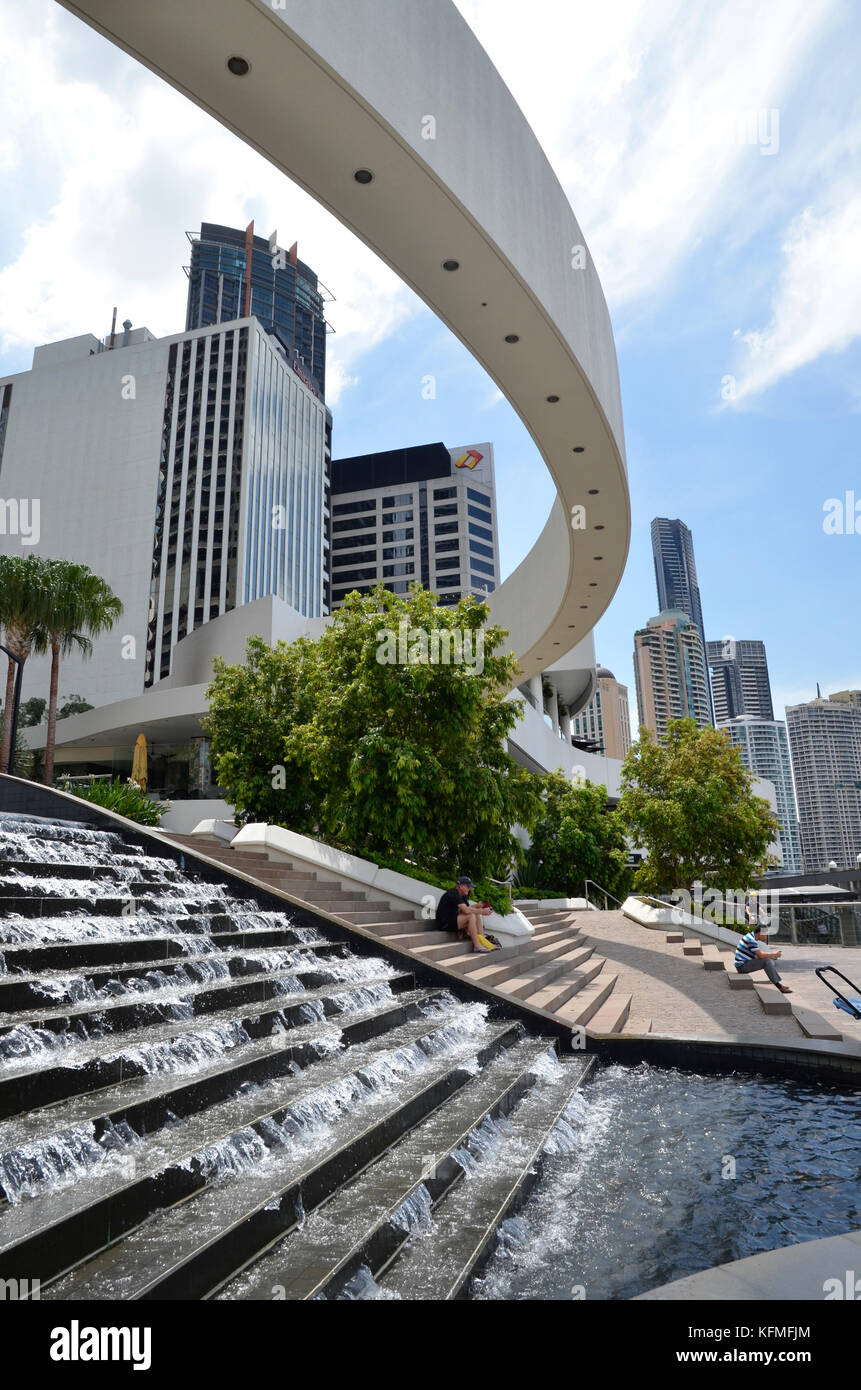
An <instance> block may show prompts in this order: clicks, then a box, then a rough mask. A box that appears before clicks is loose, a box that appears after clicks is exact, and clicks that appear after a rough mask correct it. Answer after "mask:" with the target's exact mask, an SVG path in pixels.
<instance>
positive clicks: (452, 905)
mask: <svg viewBox="0 0 861 1390" xmlns="http://www.w3.org/2000/svg"><path fill="white" fill-rule="evenodd" d="M468 901H469V899H468V898H464V897H462V896H461V894H460V891H459V890H458V889H457V888H449V889H447V890H446V892H445V893H443V895H442V897H441V898H440V900H439V902H438V903H437V905H436V922H435V923H434V925H435V926H436V928H437V931H457V914H458V913H459V912H460V909H461V908H462V907H463V906H464V905H465V904H466V903H467V902H468Z"/></svg>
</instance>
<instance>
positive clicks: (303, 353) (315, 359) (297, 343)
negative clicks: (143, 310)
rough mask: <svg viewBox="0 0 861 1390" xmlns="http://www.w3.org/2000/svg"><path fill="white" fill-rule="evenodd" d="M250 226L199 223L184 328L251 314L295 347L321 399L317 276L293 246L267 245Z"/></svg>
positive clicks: (322, 331) (322, 332) (322, 337)
mask: <svg viewBox="0 0 861 1390" xmlns="http://www.w3.org/2000/svg"><path fill="white" fill-rule="evenodd" d="M253 228H254V223H253V222H252V223H251V224H250V226H249V227H248V228H247V229H246V230H245V231H242V230H241V229H239V228H236V227H221V226H219V225H218V224H217V223H214V222H202V223H201V225H200V236H199V237H198V238H195V239H193V240H192V242H191V265H190V266H189V267H188V308H187V312H186V321H185V327H186V331H188V330H189V329H192V328H207V327H209V326H210V325H211V324H215V323H227V322H228V321H230V320H232V319H241V318H247V317H248V315H249V314H253V315H254V317H255V318H257V319H259V320H260V322H261V323H262V324H263V327H264V328H265V329H267V330H268V331H269V332H270V333H275V334H276V335H277V336H278V338H280V340H281V342H282V343H283V344H284V346H285V347H287V348H288V349H294V350H295V352H296V355H297V357H298V358H299V362H300V365H301V366H302V367H304V370H305V371H306V372H307V373H308V375H309V376H310V378H311V380H312V381H313V382H314V384H315V386H316V387H317V389H318V391H319V392H320V395H321V396H324V397H325V394H326V319H325V315H324V312H323V305H324V299H323V295H322V293H321V290H320V285H319V282H318V280H317V276H316V275H315V274H314V271H313V270H311V268H310V266H307V265H305V263H304V261H300V260H299V259H298V257H297V255H296V248H295V247H292V248H291V249H290V250H289V251H283V250H281V249H280V248H278V247H274V248H273V247H270V244H269V242H268V241H267V240H266V238H265V237H260V236H254V234H253ZM249 272H250V276H249ZM249 278H250V291H249ZM330 298H331V296H330Z"/></svg>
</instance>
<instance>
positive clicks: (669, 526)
mask: <svg viewBox="0 0 861 1390" xmlns="http://www.w3.org/2000/svg"><path fill="white" fill-rule="evenodd" d="M652 555H653V557H654V561H655V582H656V584H657V587H658V606H659V608H660V610H661V612H662V613H663V612H667V611H669V610H674V611H676V612H678V613H686V614H687V616H688V617H689V618H690V619H691V620H692V621H693V622H694V623H695V624H696V627H697V631H698V632H699V634H700V641H701V642H702V647H703V653H705V651H706V630H705V625H704V624H703V608H702V603H701V602H700V586H699V583H698V582H697V565H696V561H695V559H694V540H693V536H692V535H691V533H690V531H689V529H688V527H687V526H686V525H685V523H684V522H683V521H679V519H678V517H677V518H676V519H675V520H671V519H670V518H669V517H666V516H656V517H655V518H654V520H653V521H652ZM706 690H707V692H708V699H709V711H710V716H709V717H710V718H711V709H712V703H711V687H710V685H709V679H708V666H707V667H706Z"/></svg>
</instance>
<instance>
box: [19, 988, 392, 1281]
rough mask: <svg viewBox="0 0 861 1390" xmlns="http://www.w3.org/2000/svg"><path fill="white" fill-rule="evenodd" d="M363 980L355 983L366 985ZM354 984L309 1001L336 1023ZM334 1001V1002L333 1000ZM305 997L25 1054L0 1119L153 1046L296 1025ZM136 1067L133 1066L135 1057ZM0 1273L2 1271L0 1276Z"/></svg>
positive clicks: (82, 1085) (115, 1072)
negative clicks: (64, 1049)
mask: <svg viewBox="0 0 861 1390" xmlns="http://www.w3.org/2000/svg"><path fill="white" fill-rule="evenodd" d="M385 984H386V985H387V987H388V988H389V989H390V990H391V992H392V994H393V995H397V994H400V993H404V994H406V993H408V992H410V990H411V985H412V978H411V976H409V975H398V976H394V977H392V978H391V979H388V980H386V981H385ZM367 986H368V982H367V981H363V983H362V985H361V987H360V988H362V989H367ZM356 988H357V987H356V986H355V985H349V984H346V983H345V984H342V985H340V986H335V987H332V988H330V989H329V990H328V991H319V990H318V991H316V999H315V1002H316V1003H317V1004H318V1005H319V1006H320V1008H321V1010H322V1012H323V1013H324V1014H325V1016H326V1017H329V1018H331V1019H332V1020H333V1022H335V1023H337V1022H338V1020H340V1019H342V1018H349V1017H351V1016H352V1015H351V1012H350V1009H349V996H350V993H351V991H355V990H356ZM339 1001H340V1002H339ZM306 1002H307V1001H305V1000H303V998H302V996H301V995H299V996H296V995H293V997H292V999H288V998H287V997H286V996H284V995H280V996H277V997H276V998H274V999H270V1000H269V1001H268V1002H267V1003H265V1004H262V1005H260V1006H259V1007H257V1008H255V1009H253V1010H248V1011H247V1012H245V1013H243V1012H242V1011H240V1012H239V1013H237V1012H236V1011H235V1010H233V1009H225V1010H223V1011H222V1012H221V1013H217V1014H209V1015H207V1016H206V1017H203V1018H200V1019H192V1020H186V1019H183V1020H181V1021H178V1022H175V1023H166V1024H162V1025H161V1026H160V1027H155V1026H152V1027H150V1028H148V1029H147V1031H146V1032H145V1033H143V1034H141V1035H140V1036H139V1037H137V1036H133V1037H131V1038H128V1037H120V1038H118V1037H117V1036H115V1035H113V1034H109V1035H108V1036H107V1037H103V1038H98V1039H87V1040H86V1042H84V1041H83V1040H82V1041H81V1044H80V1046H79V1047H75V1050H74V1054H73V1056H71V1057H69V1056H68V1055H66V1056H64V1053H63V1052H62V1051H60V1050H58V1051H57V1052H55V1053H54V1052H45V1053H42V1054H41V1055H39V1054H37V1055H35V1056H33V1055H30V1056H27V1057H26V1058H24V1059H23V1060H24V1061H25V1062H27V1063H28V1065H21V1064H19V1065H18V1066H16V1067H15V1068H14V1069H12V1068H10V1067H5V1068H0V1118H6V1117H7V1116H10V1115H17V1114H18V1113H19V1112H20V1111H21V1110H22V1109H26V1108H30V1107H32V1106H34V1105H50V1104H53V1103H54V1102H55V1101H59V1100H67V1099H68V1098H69V1097H71V1096H74V1095H81V1094H83V1093H85V1092H87V1091H92V1090H96V1089H97V1088H98V1087H99V1086H110V1085H113V1084H114V1083H115V1082H117V1081H119V1080H121V1079H122V1077H123V1076H127V1075H129V1072H130V1070H131V1073H132V1074H133V1075H139V1074H140V1072H143V1071H144V1070H145V1069H146V1068H145V1064H144V1063H145V1059H146V1057H147V1056H149V1055H151V1053H152V1049H153V1048H161V1049H162V1050H163V1051H164V1050H165V1049H167V1050H168V1051H170V1052H171V1055H175V1054H176V1053H179V1054H180V1055H181V1054H182V1053H183V1052H185V1051H187V1050H188V1049H189V1048H190V1049H191V1052H192V1053H193V1052H194V1047H195V1039H198V1038H200V1037H201V1035H202V1036H203V1037H204V1039H205V1038H207V1037H210V1038H211V1037H214V1036H216V1035H217V1034H218V1030H224V1029H228V1030H230V1029H234V1030H235V1029H241V1030H242V1031H243V1032H245V1033H248V1034H249V1035H250V1036H252V1037H254V1036H257V1037H259V1036H261V1035H268V1034H270V1033H277V1032H280V1031H281V1030H282V1029H284V1028H286V1029H288V1030H290V1029H292V1028H294V1027H299V1026H301V1025H302V1024H303V1023H305V1022H307V1015H306V1016H303V1008H304V1007H305V1004H306ZM140 1058H143V1060H139V1061H138V1064H137V1065H138V1070H137V1071H135V1070H134V1064H135V1060H136V1059H140ZM0 1277H2V1276H0Z"/></svg>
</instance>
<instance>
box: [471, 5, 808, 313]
mask: <svg viewBox="0 0 861 1390" xmlns="http://www.w3.org/2000/svg"><path fill="white" fill-rule="evenodd" d="M457 2H458V6H459V8H460V10H461V11H462V13H463V14H464V17H465V18H466V19H467V20H468V22H469V23H470V24H471V25H472V27H473V28H474V30H475V32H476V34H477V36H478V38H479V39H480V41H481V42H482V43H483V44H484V46H485V47H486V48H487V50H488V52H489V53H490V56H491V57H492V58H493V60H494V62H495V63H496V65H497V67H498V68H499V70H500V72H501V74H502V76H503V78H504V79H505V81H506V82H507V83H508V85H509V86H510V88H511V90H512V91H513V93H514V95H515V97H516V98H517V99H518V101H519V103H520V105H521V106H522V108H523V110H524V113H525V115H526V116H527V119H528V120H529V121H530V122H531V124H532V126H533V128H534V129H535V131H536V133H537V134H538V137H539V139H540V140H541V141H542V143H543V145H544V147H545V149H546V150H547V152H548V154H549V156H550V158H551V160H552V162H553V164H554V167H555V168H556V171H557V174H558V175H559V177H560V179H561V181H562V183H563V185H564V187H565V189H566V192H567V193H568V195H569V197H570V198H571V202H572V205H573V207H574V211H575V213H576V214H577V216H578V218H579V220H580V222H581V225H582V226H583V230H584V232H585V234H586V236H587V239H588V241H589V246H590V249H591V251H592V254H593V256H594V258H595V262H596V265H597V267H598V271H599V274H600V275H601V280H602V283H603V285H604V289H605V291H606V293H607V297H608V301H609V303H610V307H611V309H612V310H614V311H617V310H618V309H619V308H620V307H621V306H622V305H625V304H627V303H629V302H633V301H634V300H637V299H642V298H643V297H644V296H648V295H650V294H653V293H654V292H656V291H657V290H659V289H661V288H663V287H664V286H665V283H666V281H667V279H668V278H669V277H670V276H671V275H672V273H673V272H674V271H676V270H678V269H679V268H680V267H681V266H682V265H683V264H684V262H685V261H686V260H687V259H688V258H689V257H690V255H691V253H692V252H693V251H694V250H695V249H696V248H697V247H698V246H699V244H700V243H701V242H702V241H703V240H704V239H705V238H707V237H710V236H715V237H716V236H718V235H720V234H721V233H722V231H723V229H725V228H726V229H730V231H731V232H732V234H733V235H737V234H738V228H739V218H740V216H741V215H742V213H743V218H742V224H743V225H744V226H746V228H747V233H748V235H749V234H750V231H751V229H752V225H753V224H754V222H755V220H756V216H758V215H759V213H758V212H755V209H756V208H757V205H758V206H759V208H760V210H761V207H762V204H763V203H764V202H767V201H768V198H767V197H766V195H765V194H764V193H763V190H762V185H763V181H764V180H765V178H766V173H767V171H768V170H769V169H770V166H773V164H774V157H772V158H769V157H764V156H763V155H761V154H760V149H759V147H758V146H755V147H752V146H751V145H749V144H746V143H744V142H743V140H742V139H740V138H739V137H740V134H741V132H740V131H739V129H738V127H739V126H741V127H742V128H743V127H744V125H745V124H746V123H748V122H749V121H750V118H751V117H759V118H760V128H761V130H762V133H763V135H764V136H765V137H766V139H768V138H770V136H771V133H772V132H771V131H770V130H769V122H768V120H767V119H765V118H764V113H769V112H771V111H772V110H773V109H775V108H777V109H778V110H780V109H781V107H782V106H783V104H784V99H785V98H788V97H789V95H790V93H791V91H792V88H793V84H794V83H795V82H796V80H797V78H798V76H799V74H800V72H801V71H802V69H803V67H804V65H805V63H806V62H807V61H808V60H809V57H810V51H811V48H812V46H813V44H814V42H815V40H816V38H817V36H818V34H819V33H820V31H822V30H823V29H824V26H825V22H826V20H827V18H828V17H829V15H830V14H831V12H832V11H833V3H832V0H779V3H768V4H765V5H764V6H762V7H761V8H760V9H758V10H757V14H756V21H757V22H752V20H751V7H750V4H749V0H722V3H721V4H720V5H691V4H690V3H688V0H615V3H609V4H603V5H594V6H592V5H590V6H586V5H576V6H575V5H571V4H570V3H569V0H545V3H544V4H542V5H541V7H540V11H538V13H537V15H536V16H535V19H536V22H534V23H530V24H524V23H523V10H522V6H521V5H520V3H519V0H457ZM760 113H763V115H762V116H760ZM755 124H756V121H755V120H754V125H755ZM789 162H790V160H789V159H787V161H786V164H787V166H788V164H789ZM787 175H788V167H787ZM792 196H794V192H793V195H792Z"/></svg>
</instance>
